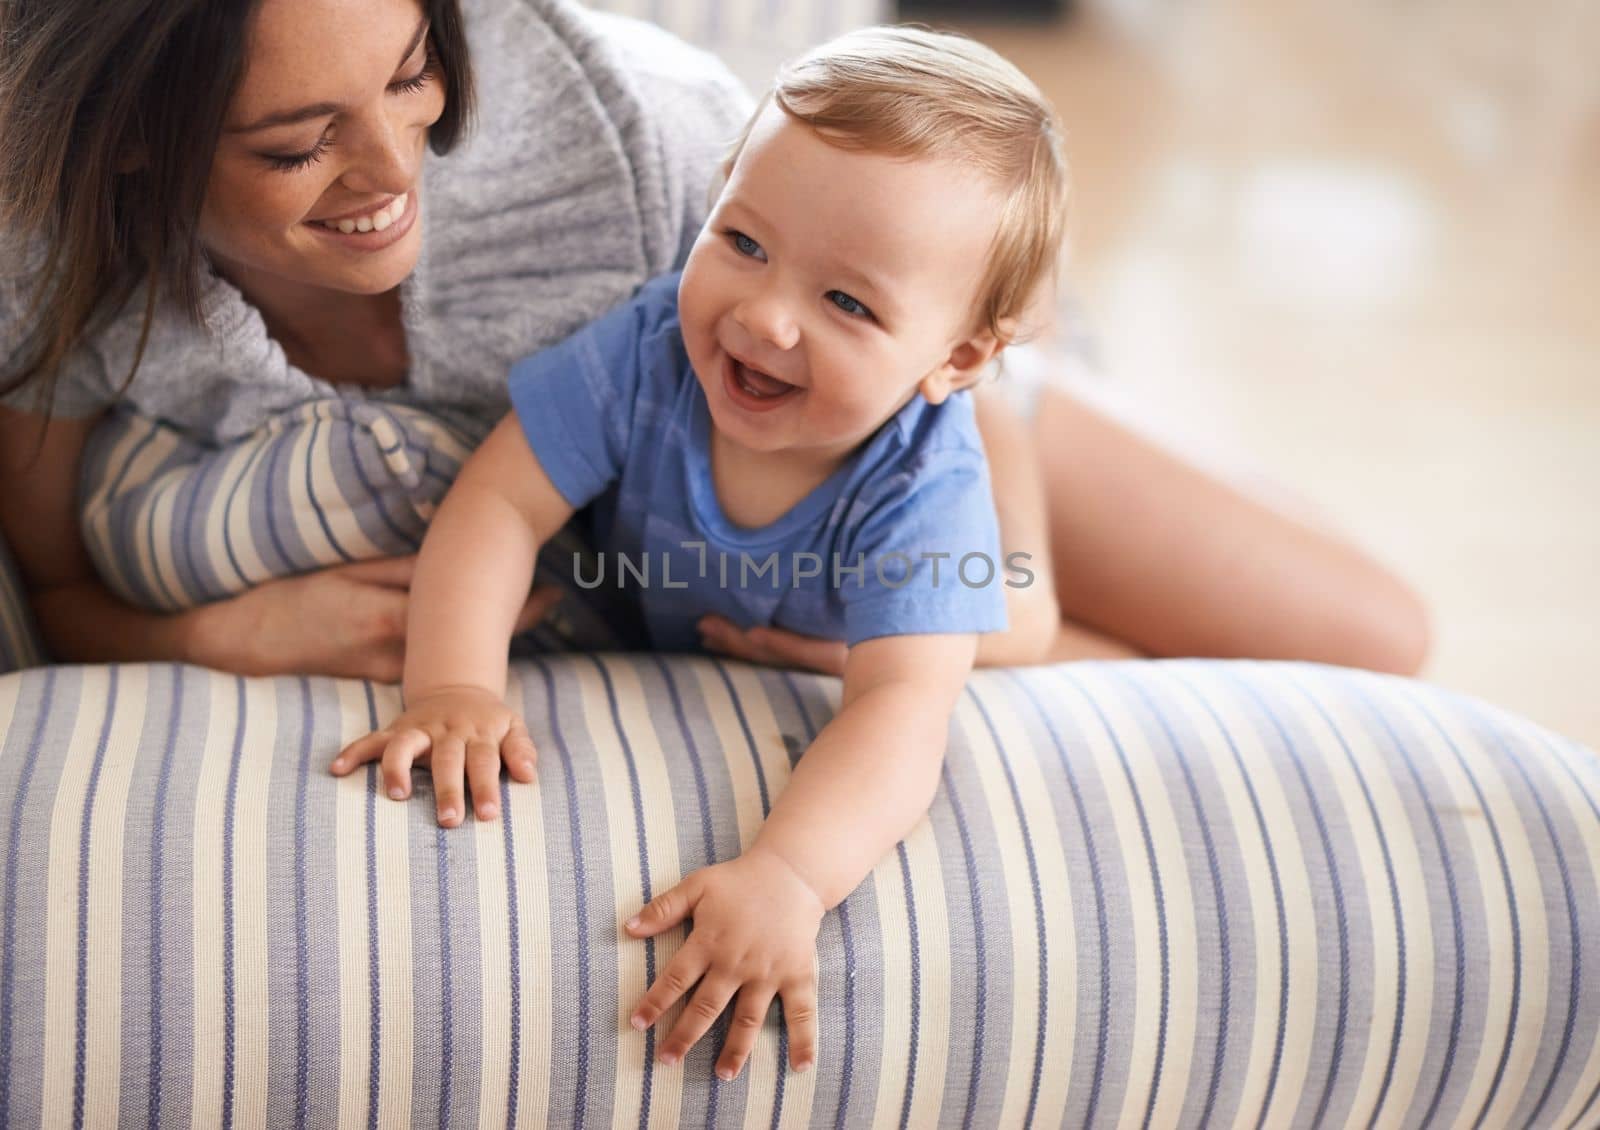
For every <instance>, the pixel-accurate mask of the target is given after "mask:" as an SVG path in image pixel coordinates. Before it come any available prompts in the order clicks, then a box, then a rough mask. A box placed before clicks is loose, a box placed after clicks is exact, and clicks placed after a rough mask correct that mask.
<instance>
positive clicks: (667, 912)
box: [627, 872, 700, 938]
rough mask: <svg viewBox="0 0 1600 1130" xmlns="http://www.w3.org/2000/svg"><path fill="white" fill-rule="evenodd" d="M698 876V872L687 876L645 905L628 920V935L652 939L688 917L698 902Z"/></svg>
mask: <svg viewBox="0 0 1600 1130" xmlns="http://www.w3.org/2000/svg"><path fill="white" fill-rule="evenodd" d="M698 876H699V872H695V873H694V874H691V875H689V876H688V877H687V878H685V879H684V880H683V882H681V883H679V884H678V885H677V886H675V887H672V888H670V889H668V890H665V891H662V892H661V893H660V894H659V895H657V896H656V897H655V898H653V899H651V900H650V901H649V902H648V903H646V904H645V907H644V909H643V910H641V911H639V913H638V914H635V915H634V916H633V917H632V918H630V919H628V921H627V927H628V933H630V934H632V935H633V936H634V937H636V938H653V937H655V936H656V935H657V934H659V933H661V932H662V931H663V930H670V929H672V928H673V927H674V926H676V925H677V924H678V923H680V922H682V921H683V920H684V919H685V918H687V917H689V912H690V911H691V910H693V909H694V904H695V903H697V902H699V901H700V882H699V878H698Z"/></svg>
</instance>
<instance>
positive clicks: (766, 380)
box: [733, 359, 797, 400]
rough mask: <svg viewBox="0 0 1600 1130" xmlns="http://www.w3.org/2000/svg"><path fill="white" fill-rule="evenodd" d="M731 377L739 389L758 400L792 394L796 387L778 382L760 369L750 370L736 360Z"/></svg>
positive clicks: (785, 382) (747, 366)
mask: <svg viewBox="0 0 1600 1130" xmlns="http://www.w3.org/2000/svg"><path fill="white" fill-rule="evenodd" d="M733 377H734V379H735V380H736V381H738V382H739V388H740V389H742V390H743V391H745V392H747V393H749V394H750V395H751V396H754V397H756V398H757V399H759V400H769V399H771V398H773V397H778V396H782V395H783V394H784V393H787V392H793V391H794V390H795V388H796V387H797V386H796V385H792V384H790V383H789V382H787V381H780V380H779V379H778V378H777V377H773V376H769V375H767V374H766V373H763V372H762V371H761V370H760V369H752V368H751V367H750V366H749V365H746V364H745V363H744V362H743V361H739V360H737V359H736V360H735V361H734V362H733Z"/></svg>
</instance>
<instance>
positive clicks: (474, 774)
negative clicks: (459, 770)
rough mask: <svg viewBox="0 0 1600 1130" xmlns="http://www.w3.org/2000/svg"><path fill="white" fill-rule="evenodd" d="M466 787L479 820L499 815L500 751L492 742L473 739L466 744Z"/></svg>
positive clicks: (490, 818)
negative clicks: (469, 790)
mask: <svg viewBox="0 0 1600 1130" xmlns="http://www.w3.org/2000/svg"><path fill="white" fill-rule="evenodd" d="M467 785H468V787H469V788H470V789H471V790H472V805H473V811H474V812H475V813H476V814H477V816H478V819H479V820H493V819H494V818H495V817H496V816H498V815H500V751H499V750H498V749H497V748H495V743H494V742H491V741H486V740H484V739H482V738H474V739H473V740H472V741H470V742H468V743H467Z"/></svg>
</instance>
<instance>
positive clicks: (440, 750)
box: [433, 737, 467, 828]
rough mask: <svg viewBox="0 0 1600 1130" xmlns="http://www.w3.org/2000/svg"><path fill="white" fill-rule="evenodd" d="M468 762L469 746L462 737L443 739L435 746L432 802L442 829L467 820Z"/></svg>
mask: <svg viewBox="0 0 1600 1130" xmlns="http://www.w3.org/2000/svg"><path fill="white" fill-rule="evenodd" d="M466 759H467V746H466V743H465V742H464V741H462V740H461V739H460V738H452V737H444V738H440V739H438V740H437V741H435V742H434V744H433V798H434V799H433V803H434V807H435V810H436V811H437V813H438V817H439V826H440V827H442V828H454V827H455V826H456V825H457V824H459V823H461V821H463V820H465V819H466V816H467V802H466V797H465V795H464V794H463V792H462V787H461V772H462V768H463V765H464V763H465V762H466Z"/></svg>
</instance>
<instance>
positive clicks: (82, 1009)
mask: <svg viewBox="0 0 1600 1130" xmlns="http://www.w3.org/2000/svg"><path fill="white" fill-rule="evenodd" d="M121 670H122V669H121V667H118V666H113V667H111V669H110V676H111V683H110V689H109V691H108V692H107V695H106V707H105V710H106V716H105V721H104V722H102V723H101V724H100V740H99V741H98V742H97V743H96V745H95V750H94V765H93V766H91V767H90V769H89V787H88V790H87V792H86V793H85V794H84V798H83V821H82V823H81V824H80V825H79V828H78V992H77V998H78V999H77V1008H76V1034H75V1038H74V1041H73V1061H72V1125H73V1127H74V1128H76V1127H80V1126H82V1125H83V1092H84V1086H85V1082H86V1075H87V1065H86V1064H85V1062H84V1061H85V1059H86V1057H87V1052H88V1046H87V1045H88V1025H89V826H90V822H91V821H92V820H93V819H94V798H95V794H96V793H97V792H98V791H99V788H100V767H101V766H102V765H104V764H105V760H106V746H108V745H109V744H110V743H111V724H112V722H113V721H114V720H115V719H116V716H117V684H118V681H119V677H120V675H121Z"/></svg>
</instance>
